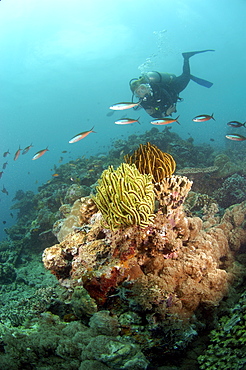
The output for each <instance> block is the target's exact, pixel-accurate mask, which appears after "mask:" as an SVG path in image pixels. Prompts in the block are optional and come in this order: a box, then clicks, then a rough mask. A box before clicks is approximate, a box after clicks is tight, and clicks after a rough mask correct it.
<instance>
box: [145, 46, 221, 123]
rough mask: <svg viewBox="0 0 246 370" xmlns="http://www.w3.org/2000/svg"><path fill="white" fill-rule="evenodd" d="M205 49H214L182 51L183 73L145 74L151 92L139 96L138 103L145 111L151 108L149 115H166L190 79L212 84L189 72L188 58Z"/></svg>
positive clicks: (157, 116)
mask: <svg viewBox="0 0 246 370" xmlns="http://www.w3.org/2000/svg"><path fill="white" fill-rule="evenodd" d="M206 51H214V50H202V51H194V52H187V53H183V54H182V55H183V58H184V64H183V73H182V74H181V75H180V76H175V75H174V74H168V73H159V72H149V73H147V74H146V78H147V79H148V80H149V81H148V83H149V85H150V86H151V89H152V94H149V95H146V96H145V97H144V98H141V99H140V105H141V106H142V107H143V108H144V109H145V110H147V112H148V110H152V112H151V113H149V112H148V113H149V114H150V116H151V117H153V118H162V117H163V116H167V113H166V112H167V109H168V108H170V107H171V106H175V104H176V103H177V101H178V100H179V99H180V98H179V93H180V92H181V91H183V90H184V89H185V88H186V86H187V85H188V83H189V81H190V80H193V81H195V82H197V83H198V84H200V85H202V86H205V87H211V86H212V85H213V84H212V83H211V82H209V81H206V80H202V79H200V78H198V77H195V76H193V75H191V74H190V64H189V58H190V57H192V56H193V55H195V54H199V53H204V52H206ZM149 74H150V75H151V74H152V75H153V74H154V75H155V77H154V78H149V77H148V75H149Z"/></svg>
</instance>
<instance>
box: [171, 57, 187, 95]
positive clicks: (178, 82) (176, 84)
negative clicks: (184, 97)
mask: <svg viewBox="0 0 246 370" xmlns="http://www.w3.org/2000/svg"><path fill="white" fill-rule="evenodd" d="M189 81H190V62H189V57H186V56H184V64H183V73H182V74H181V75H180V76H177V77H176V78H174V79H173V81H172V83H171V86H172V89H173V90H174V91H175V92H176V94H179V93H180V92H181V91H183V90H184V89H185V88H186V86H187V85H188V83H189Z"/></svg>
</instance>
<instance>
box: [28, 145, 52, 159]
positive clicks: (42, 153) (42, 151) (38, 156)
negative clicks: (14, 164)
mask: <svg viewBox="0 0 246 370" xmlns="http://www.w3.org/2000/svg"><path fill="white" fill-rule="evenodd" d="M48 150H49V149H48V147H47V148H46V149H42V150H39V151H38V152H37V153H36V154H34V156H33V157H32V160H33V161H35V159H38V158H40V157H42V155H44V153H46V152H47V151H48Z"/></svg>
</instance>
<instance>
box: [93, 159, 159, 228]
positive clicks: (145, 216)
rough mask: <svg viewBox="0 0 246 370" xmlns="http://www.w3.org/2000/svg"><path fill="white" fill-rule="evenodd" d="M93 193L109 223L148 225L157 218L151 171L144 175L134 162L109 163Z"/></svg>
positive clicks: (117, 224) (114, 226) (119, 225)
mask: <svg viewBox="0 0 246 370" xmlns="http://www.w3.org/2000/svg"><path fill="white" fill-rule="evenodd" d="M98 183H99V185H98V186H97V194H96V196H95V197H93V200H94V202H95V203H96V205H97V207H98V209H99V210H100V211H101V213H102V215H103V217H104V219H105V221H106V222H107V223H108V225H109V227H110V228H111V229H112V230H114V229H117V228H119V227H122V226H129V225H139V226H140V227H146V226H148V225H149V224H150V223H151V222H153V219H154V215H153V212H154V203H155V196H154V186H153V184H152V176H151V175H147V174H145V175H142V174H141V173H140V172H139V171H138V169H137V168H136V166H135V165H129V164H126V163H122V164H121V165H120V166H119V167H118V168H117V169H116V170H114V168H113V166H109V167H108V169H107V170H105V171H103V173H102V176H101V178H100V179H99V181H98Z"/></svg>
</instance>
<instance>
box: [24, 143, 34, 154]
mask: <svg viewBox="0 0 246 370" xmlns="http://www.w3.org/2000/svg"><path fill="white" fill-rule="evenodd" d="M32 147H33V145H32V144H31V145H28V146H27V147H26V148H25V149H23V152H22V154H26V153H27V152H29V150H30V149H31V148H32Z"/></svg>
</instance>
